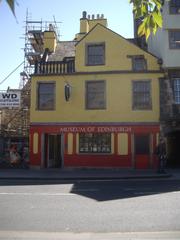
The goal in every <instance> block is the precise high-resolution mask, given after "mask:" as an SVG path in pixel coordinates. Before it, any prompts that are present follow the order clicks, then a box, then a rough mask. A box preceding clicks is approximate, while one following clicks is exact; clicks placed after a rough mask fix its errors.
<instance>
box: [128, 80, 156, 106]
mask: <svg viewBox="0 0 180 240" xmlns="http://www.w3.org/2000/svg"><path fill="white" fill-rule="evenodd" d="M151 105H152V104H151V88H150V81H133V109H135V110H137V109H145V110H147V109H151V108H152V106H151Z"/></svg>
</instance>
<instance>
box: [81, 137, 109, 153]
mask: <svg viewBox="0 0 180 240" xmlns="http://www.w3.org/2000/svg"><path fill="white" fill-rule="evenodd" d="M79 152H80V153H111V134H110V133H103V134H100V133H80V134H79Z"/></svg>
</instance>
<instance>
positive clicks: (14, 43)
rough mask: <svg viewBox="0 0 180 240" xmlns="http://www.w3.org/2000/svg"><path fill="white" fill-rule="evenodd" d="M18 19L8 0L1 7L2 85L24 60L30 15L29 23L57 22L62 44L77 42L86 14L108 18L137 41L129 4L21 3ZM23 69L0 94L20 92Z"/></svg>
mask: <svg viewBox="0 0 180 240" xmlns="http://www.w3.org/2000/svg"><path fill="white" fill-rule="evenodd" d="M17 3H18V5H17V4H16V7H15V10H16V18H14V16H13V14H12V12H11V11H10V9H9V7H8V6H7V4H6V2H5V0H2V2H1V3H0V43H1V44H0V55H1V58H0V82H1V81H3V80H4V79H5V78H6V77H7V75H8V74H9V73H10V72H11V71H13V70H14V69H15V68H16V67H17V66H18V65H19V64H20V63H21V62H23V60H24V50H23V49H24V47H25V40H24V33H25V21H26V12H27V9H28V12H29V20H32V21H41V20H42V21H53V19H54V17H55V19H56V21H57V22H61V23H59V24H58V27H59V30H60V40H73V38H74V36H75V34H76V33H78V32H79V19H80V18H81V16H82V12H83V11H87V14H90V15H92V14H95V15H96V14H104V16H105V17H106V18H107V20H108V28H110V29H112V30H113V31H115V32H117V33H118V34H120V35H122V36H123V37H127V38H130V37H133V18H132V6H131V5H130V4H129V0H90V1H86V0H76V1H75V0H69V1H67V0H17ZM22 71H23V66H22V67H20V68H19V69H18V70H17V71H16V72H15V73H13V74H12V75H11V77H9V78H8V79H7V80H6V81H5V82H4V83H3V84H0V90H6V89H7V87H8V86H9V87H10V88H19V83H20V72H22Z"/></svg>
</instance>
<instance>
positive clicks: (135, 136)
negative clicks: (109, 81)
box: [30, 123, 160, 169]
mask: <svg viewBox="0 0 180 240" xmlns="http://www.w3.org/2000/svg"><path fill="white" fill-rule="evenodd" d="M159 130H160V127H159V125H158V124H144V125H142V124H134V125H129V124H127V125H124V124H114V123H113V124H106V125H105V124H86V123H85V124H82V123H81V124H73V125H70V124H69V125H68V124H48V125H45V124H42V125H41V124H39V125H35V124H32V125H31V128H30V165H31V166H36V167H42V168H51V167H54V168H66V167H102V168H104V167H117V168H136V169H148V168H155V167H156V166H157V163H156V159H155V156H154V154H153V152H154V149H155V146H156V144H157V139H158V135H159Z"/></svg>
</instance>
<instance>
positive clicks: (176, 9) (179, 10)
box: [169, 0, 180, 14]
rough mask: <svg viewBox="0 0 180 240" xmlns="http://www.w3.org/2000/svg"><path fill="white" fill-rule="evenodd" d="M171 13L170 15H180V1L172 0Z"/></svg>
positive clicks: (170, 4)
mask: <svg viewBox="0 0 180 240" xmlns="http://www.w3.org/2000/svg"><path fill="white" fill-rule="evenodd" d="M169 12H170V14H180V1H179V0H171V1H170V2H169Z"/></svg>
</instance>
